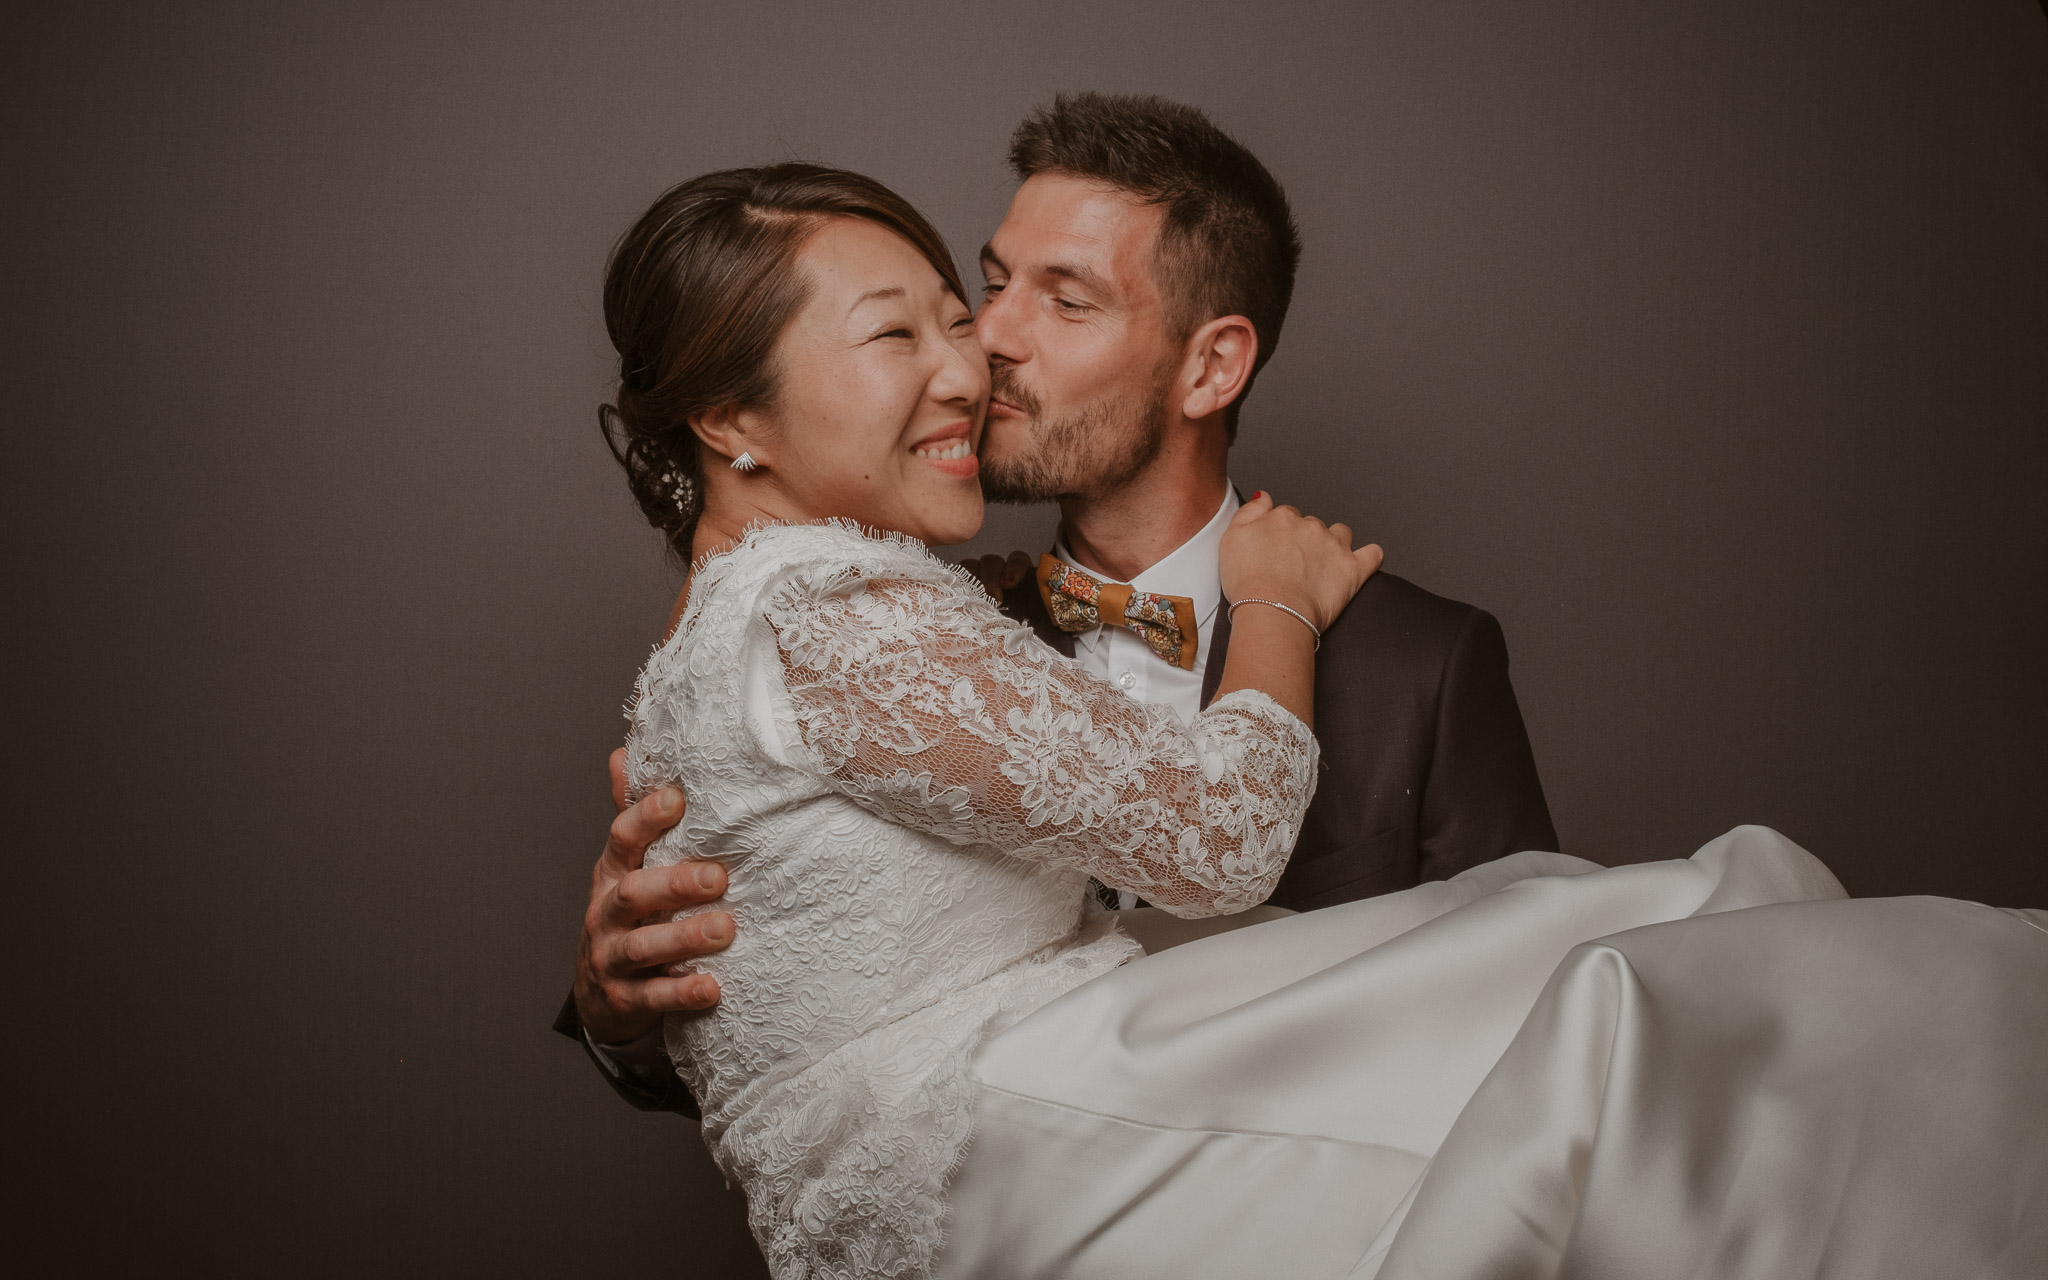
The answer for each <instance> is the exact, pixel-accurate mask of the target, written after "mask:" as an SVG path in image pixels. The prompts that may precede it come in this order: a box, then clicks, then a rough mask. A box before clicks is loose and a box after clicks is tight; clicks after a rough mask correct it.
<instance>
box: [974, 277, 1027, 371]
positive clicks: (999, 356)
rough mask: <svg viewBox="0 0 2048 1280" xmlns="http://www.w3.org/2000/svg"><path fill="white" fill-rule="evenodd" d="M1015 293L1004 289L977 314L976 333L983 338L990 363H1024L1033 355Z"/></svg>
mask: <svg viewBox="0 0 2048 1280" xmlns="http://www.w3.org/2000/svg"><path fill="white" fill-rule="evenodd" d="M1012 296H1013V291H1012V290H1009V289H1005V290H1004V291H1003V292H1001V293H999V294H997V295H996V296H995V297H993V298H990V299H989V300H988V301H987V302H984V303H982V304H981V310H980V311H977V312H975V313H974V336H975V337H977V338H979V339H981V349H982V350H983V351H985V352H987V353H988V361H989V363H990V364H1021V363H1023V362H1024V361H1025V360H1027V359H1029V358H1030V349H1029V347H1028V346H1027V345H1026V343H1025V340H1024V339H1025V333H1024V326H1023V325H1022V324H1021V323H1020V322H1019V321H1020V317H1019V315H1018V314H1017V306H1016V304H1015V303H1014V302H1012V301H1011V298H1012Z"/></svg>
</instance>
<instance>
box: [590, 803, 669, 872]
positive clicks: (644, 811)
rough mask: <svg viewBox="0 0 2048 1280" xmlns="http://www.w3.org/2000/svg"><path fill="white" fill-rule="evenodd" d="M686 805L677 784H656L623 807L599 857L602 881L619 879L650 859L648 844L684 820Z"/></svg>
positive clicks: (598, 863) (613, 820)
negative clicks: (602, 854)
mask: <svg viewBox="0 0 2048 1280" xmlns="http://www.w3.org/2000/svg"><path fill="white" fill-rule="evenodd" d="M683 808H684V801H683V793H682V792H680V791H678V790H676V789H675V788H674V787H656V788H655V789H654V790H652V791H650V792H648V793H647V794H646V795H644V796H641V797H640V799H639V801H638V802H637V803H635V804H632V805H628V806H627V807H626V808H625V809H624V810H622V811H621V812H620V814H619V816H618V817H616V818H613V819H612V828H611V832H610V833H609V834H608V835H607V836H606V837H605V842H604V856H602V857H600V858H599V859H598V860H597V867H596V869H595V872H594V874H595V876H596V878H597V879H598V881H599V882H602V881H604V880H606V879H617V878H618V877H619V876H620V875H622V874H624V873H626V872H628V871H631V870H633V869H634V868H635V867H638V866H640V865H641V863H643V862H644V861H646V858H647V846H648V845H651V844H653V843H654V842H655V841H656V840H659V839H660V838H661V836H662V833H663V832H665V831H667V830H668V829H669V828H670V827H673V826H674V825H676V823H678V822H680V821H682V818H683Z"/></svg>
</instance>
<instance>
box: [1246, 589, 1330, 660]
mask: <svg viewBox="0 0 2048 1280" xmlns="http://www.w3.org/2000/svg"><path fill="white" fill-rule="evenodd" d="M1248 604H1269V605H1272V606H1273V607H1274V608H1275V609H1278V610H1280V612H1282V613H1291V614H1293V615H1294V616H1295V617H1297V618H1301V625H1302V626H1304V627H1307V628H1308V630H1309V634H1310V635H1312V636H1314V637H1315V638H1316V647H1315V648H1314V649H1311V650H1309V652H1310V653H1314V652H1316V651H1317V650H1319V649H1321V648H1322V647H1323V633H1322V632H1321V631H1318V630H1317V629H1316V624H1315V623H1313V622H1310V621H1309V620H1308V619H1307V618H1302V617H1301V611H1300V610H1299V609H1290V608H1288V607H1287V606H1286V605H1284V604H1281V603H1280V602H1279V601H1278V600H1260V599H1258V598H1256V597H1252V598H1248V599H1244V600H1237V601H1233V602H1232V603H1231V606H1230V610H1229V612H1228V613H1226V614H1225V615H1224V616H1225V617H1227V618H1229V619H1230V620H1231V621H1233V622H1234V621H1236V620H1237V611H1238V610H1239V609H1242V608H1244V607H1245V606H1246V605H1248Z"/></svg>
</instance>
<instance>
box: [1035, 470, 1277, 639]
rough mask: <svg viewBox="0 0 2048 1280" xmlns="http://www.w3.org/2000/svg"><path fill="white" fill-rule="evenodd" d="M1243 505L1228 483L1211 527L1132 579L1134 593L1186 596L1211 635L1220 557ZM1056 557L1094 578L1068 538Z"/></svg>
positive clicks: (1055, 548)
mask: <svg viewBox="0 0 2048 1280" xmlns="http://www.w3.org/2000/svg"><path fill="white" fill-rule="evenodd" d="M1241 505H1242V504H1241V503H1239V502H1238V500H1237V486H1236V485H1234V484H1229V483H1226V484H1225V485H1224V486H1223V502H1222V504H1221V505H1219V506H1218V507H1217V508H1216V514H1215V515H1213V516H1211V517H1210V518H1209V523H1207V524H1205V525H1203V526H1202V527H1201V528H1200V529H1198V530H1196V531H1195V536H1194V537H1192V538H1189V539H1188V540H1187V541H1186V542H1183V543H1181V544H1180V545H1179V546H1177V547H1175V548H1174V549H1173V550H1172V551H1169V552H1167V553H1166V556H1165V558H1164V559H1162V560H1160V561H1159V563H1157V564H1155V565H1153V566H1152V567H1151V568H1149V569H1147V570H1145V571H1144V572H1143V573H1141V574H1139V575H1138V576H1137V577H1135V578H1132V579H1131V583H1130V585H1131V587H1132V589H1133V590H1136V591H1151V592H1154V593H1156V594H1158V595H1163V596H1186V597H1187V598H1188V599H1190V600H1192V601H1194V603H1195V625H1196V626H1197V627H1198V628H1200V629H1202V630H1204V631H1207V630H1208V628H1209V619H1210V617H1211V616H1213V615H1214V614H1215V612H1216V606H1217V605H1218V604H1220V603H1222V600H1223V571H1222V569H1221V568H1220V567H1219V566H1218V564H1217V562H1216V557H1217V555H1218V553H1220V552H1221V550H1222V548H1223V533H1224V530H1226V529H1228V528H1230V518H1231V517H1232V516H1234V515H1236V514H1237V509H1238V507H1239V506H1241ZM1052 553H1053V554H1054V555H1056V556H1058V557H1059V558H1060V559H1062V560H1064V561H1066V562H1067V563H1068V564H1070V565H1073V566H1074V567H1075V568H1076V569H1080V570H1081V572H1083V573H1087V574H1089V575H1090V576H1091V577H1092V576H1094V575H1093V572H1092V571H1091V570H1089V569H1088V568H1087V567H1086V566H1084V565H1082V564H1081V563H1080V562H1079V561H1077V560H1075V559H1074V553H1073V552H1072V551H1069V550H1068V549H1067V539H1066V535H1065V534H1061V535H1059V536H1058V537H1056V538H1055V539H1054V540H1053V544H1052Z"/></svg>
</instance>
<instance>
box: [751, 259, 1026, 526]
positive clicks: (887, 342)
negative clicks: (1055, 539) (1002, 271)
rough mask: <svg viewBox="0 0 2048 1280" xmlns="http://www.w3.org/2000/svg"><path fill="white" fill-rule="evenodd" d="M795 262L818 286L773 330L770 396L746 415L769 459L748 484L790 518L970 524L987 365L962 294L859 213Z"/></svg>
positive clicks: (975, 511) (977, 490)
mask: <svg viewBox="0 0 2048 1280" xmlns="http://www.w3.org/2000/svg"><path fill="white" fill-rule="evenodd" d="M798 267H799V269H800V270H801V271H802V272H803V274H804V276H805V277H806V279H807V280H808V282H809V285H810V294H809V297H808V299H807V300H806V301H805V303H804V306H803V308H802V309H801V310H800V311H798V313H797V314H796V316H795V317H794V318H792V319H791V320H790V322H789V324H788V326H787V327H786V328H784V329H783V331H782V334H781V336H780V337H779V338H778V339H777V341H776V345H775V355H774V368H775V376H776V393H775V401H774V404H773V405H772V406H769V407H768V408H766V409H763V410H759V411H754V412H749V413H747V414H743V415H742V420H741V422H740V423H739V424H738V425H739V426H740V427H741V433H742V435H743V436H744V437H745V439H744V440H743V441H742V445H743V447H745V448H747V449H748V451H750V452H752V453H753V454H754V456H755V457H756V458H757V459H758V460H759V461H760V462H761V469H760V470H759V471H757V472H754V473H752V474H750V475H748V476H745V477H744V478H743V479H742V487H743V488H744V487H748V486H759V488H760V489H763V490H767V492H763V493H761V494H760V496H761V497H762V498H763V499H764V500H765V501H763V502H761V503H759V504H758V505H759V506H760V507H761V508H762V509H763V514H768V515H773V516H779V517H781V518H791V519H818V518H821V517H825V516H847V517H851V518H853V519H855V520H859V521H860V522H861V523H863V524H867V525H873V526H876V527H879V528H883V529H894V530H896V531H897V532H900V533H907V534H910V535H911V536H913V537H916V538H920V539H923V540H924V541H925V542H927V543H931V544H933V545H942V544H946V543H954V542H964V541H966V540H967V539H968V538H971V537H973V536H974V535H975V533H976V532H978V531H979V530H980V528H981V521H982V502H981V485H980V482H979V480H978V478H977V477H978V475H979V463H978V461H977V459H976V457H975V450H976V448H977V446H978V445H979V444H980V441H981V428H982V422H983V415H984V414H985V412H986V410H987V408H988V389H989V377H988V361H987V359H986V357H984V356H983V355H982V351H981V345H980V343H979V342H978V341H977V340H976V339H975V336H974V318H973V316H972V315H971V314H970V313H969V311H968V309H967V305H966V304H965V303H964V302H962V301H961V300H960V299H959V298H958V297H957V296H955V295H954V293H953V291H952V290H951V289H950V288H948V287H947V285H946V282H945V281H944V280H943V279H942V278H940V276H939V273H938V272H937V271H934V270H933V269H932V266H931V264H930V263H929V262H927V261H925V259H924V257H923V255H921V254H920V253H919V252H918V251H917V250H916V249H915V248H914V247H912V245H911V244H910V243H909V242H908V241H906V240H904V239H903V238H902V237H901V236H898V235H897V234H896V233H894V232H892V231H890V230H888V229H887V228H885V227H882V226H879V225H877V224H876V223H873V222H869V221H866V220H864V219H860V218H834V219H832V220H831V221H830V222H828V223H826V224H825V225H824V226H823V227H820V228H819V229H818V230H817V231H816V232H815V233H813V234H812V235H811V237H810V239H809V240H808V241H807V242H806V243H805V245H804V248H803V250H802V252H801V255H800V256H799V259H798ZM755 441H758V444H756V443H754V442H755ZM735 452H736V451H735Z"/></svg>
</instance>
